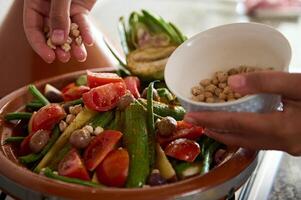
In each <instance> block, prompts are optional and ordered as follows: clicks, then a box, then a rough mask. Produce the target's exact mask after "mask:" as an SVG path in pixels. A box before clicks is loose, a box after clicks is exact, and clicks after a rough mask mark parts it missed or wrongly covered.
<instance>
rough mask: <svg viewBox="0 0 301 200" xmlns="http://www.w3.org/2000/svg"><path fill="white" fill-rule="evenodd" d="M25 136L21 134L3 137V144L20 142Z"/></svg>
mask: <svg viewBox="0 0 301 200" xmlns="http://www.w3.org/2000/svg"><path fill="white" fill-rule="evenodd" d="M24 138H25V137H21V136H11V137H8V138H6V139H5V141H4V144H7V143H13V142H22V141H23V140H24Z"/></svg>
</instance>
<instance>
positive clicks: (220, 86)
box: [218, 83, 227, 89]
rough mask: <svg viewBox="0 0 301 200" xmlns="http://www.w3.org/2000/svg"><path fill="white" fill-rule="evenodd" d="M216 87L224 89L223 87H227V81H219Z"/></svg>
mask: <svg viewBox="0 0 301 200" xmlns="http://www.w3.org/2000/svg"><path fill="white" fill-rule="evenodd" d="M218 87H219V88H221V89H224V88H225V87H227V83H219V84H218Z"/></svg>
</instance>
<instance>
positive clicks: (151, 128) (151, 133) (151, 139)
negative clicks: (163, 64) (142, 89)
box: [147, 81, 156, 169]
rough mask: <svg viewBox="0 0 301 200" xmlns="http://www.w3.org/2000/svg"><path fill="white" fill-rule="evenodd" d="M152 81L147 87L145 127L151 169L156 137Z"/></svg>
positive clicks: (153, 162) (153, 160) (153, 161)
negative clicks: (146, 129)
mask: <svg viewBox="0 0 301 200" xmlns="http://www.w3.org/2000/svg"><path fill="white" fill-rule="evenodd" d="M155 82H156V81H154V82H151V83H150V84H149V86H148V88H147V128H148V150H149V162H150V163H149V164H150V167H151V169H152V168H153V167H154V164H155V156H156V155H155V154H156V151H155V148H156V146H155V145H156V138H155V122H154V108H153V99H154V94H153V91H154V83H155Z"/></svg>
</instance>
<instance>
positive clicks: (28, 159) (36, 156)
mask: <svg viewBox="0 0 301 200" xmlns="http://www.w3.org/2000/svg"><path fill="white" fill-rule="evenodd" d="M59 136H60V129H59V127H58V126H55V127H54V129H53V133H52V136H51V138H50V140H49V141H48V143H47V145H46V146H45V147H44V148H43V150H42V151H41V152H39V153H32V154H29V155H26V156H21V157H19V160H20V161H21V162H22V163H24V164H28V163H33V162H35V161H37V160H40V159H41V158H42V157H43V156H44V155H46V153H47V152H48V151H49V149H50V148H51V147H52V145H53V144H54V143H55V141H56V140H57V139H58V137H59Z"/></svg>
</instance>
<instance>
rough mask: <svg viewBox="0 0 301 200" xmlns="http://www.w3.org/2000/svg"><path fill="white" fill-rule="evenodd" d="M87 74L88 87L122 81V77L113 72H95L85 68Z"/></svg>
mask: <svg viewBox="0 0 301 200" xmlns="http://www.w3.org/2000/svg"><path fill="white" fill-rule="evenodd" d="M87 75H88V76H87V82H88V86H89V87H90V88H95V87H97V86H101V85H105V84H108V83H116V82H122V78H121V77H120V76H118V75H117V74H115V73H103V72H99V73H95V72H91V71H88V70H87Z"/></svg>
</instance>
